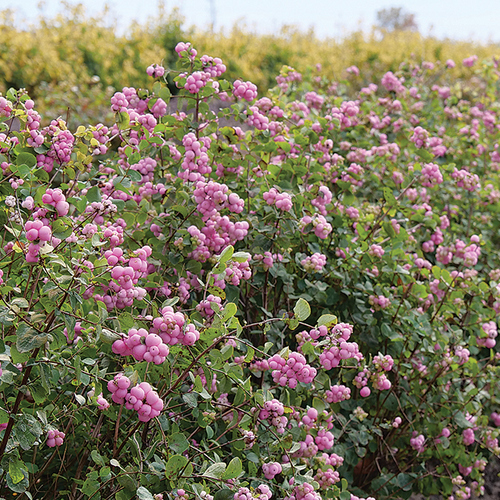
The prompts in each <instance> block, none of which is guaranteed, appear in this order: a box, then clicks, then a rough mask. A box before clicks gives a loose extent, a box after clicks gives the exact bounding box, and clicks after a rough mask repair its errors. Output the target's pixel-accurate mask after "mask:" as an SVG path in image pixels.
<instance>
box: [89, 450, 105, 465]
mask: <svg viewBox="0 0 500 500" xmlns="http://www.w3.org/2000/svg"><path fill="white" fill-rule="evenodd" d="M90 456H91V457H92V460H93V461H94V462H95V463H96V464H97V465H100V466H101V467H102V466H103V465H104V464H105V462H104V458H103V457H102V456H101V455H100V453H99V452H98V451H97V450H92V453H91V454H90Z"/></svg>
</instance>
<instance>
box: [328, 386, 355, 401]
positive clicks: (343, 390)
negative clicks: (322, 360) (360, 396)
mask: <svg viewBox="0 0 500 500" xmlns="http://www.w3.org/2000/svg"><path fill="white" fill-rule="evenodd" d="M350 398H351V389H349V387H346V386H345V385H337V384H335V385H332V386H331V387H330V389H329V390H327V391H326V392H325V399H326V401H327V402H328V403H340V402H341V401H345V400H347V399H350Z"/></svg>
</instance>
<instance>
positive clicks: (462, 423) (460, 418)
mask: <svg viewBox="0 0 500 500" xmlns="http://www.w3.org/2000/svg"><path fill="white" fill-rule="evenodd" d="M455 422H456V423H457V425H458V426H459V427H466V428H470V427H474V424H473V423H471V422H469V421H468V420H467V419H466V418H465V415H464V414H463V412H461V411H459V412H457V414H456V415H455Z"/></svg>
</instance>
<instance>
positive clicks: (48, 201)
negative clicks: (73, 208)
mask: <svg viewBox="0 0 500 500" xmlns="http://www.w3.org/2000/svg"><path fill="white" fill-rule="evenodd" d="M42 202H43V203H45V205H51V206H53V207H54V208H55V209H56V212H57V215H59V216H60V217H62V216H64V215H67V214H68V212H69V203H68V202H67V201H66V196H64V193H63V192H62V191H61V190H60V189H59V188H56V189H50V188H49V189H47V191H45V194H44V195H43V196H42Z"/></svg>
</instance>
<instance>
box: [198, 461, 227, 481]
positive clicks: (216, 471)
mask: <svg viewBox="0 0 500 500" xmlns="http://www.w3.org/2000/svg"><path fill="white" fill-rule="evenodd" d="M225 470H226V464H225V463H224V462H216V463H214V464H212V465H211V466H210V467H209V468H208V469H207V470H206V471H205V472H204V473H203V475H204V476H205V477H212V478H214V479H220V478H221V477H222V475H223V474H224V471H225Z"/></svg>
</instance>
